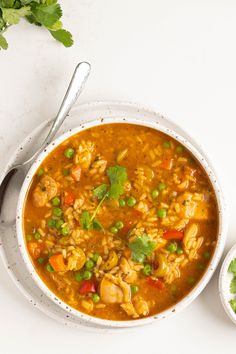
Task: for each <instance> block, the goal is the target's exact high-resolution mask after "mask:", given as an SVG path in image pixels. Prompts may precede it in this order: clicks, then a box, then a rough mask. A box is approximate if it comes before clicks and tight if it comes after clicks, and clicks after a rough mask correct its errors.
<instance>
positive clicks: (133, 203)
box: [127, 197, 136, 208]
mask: <svg viewBox="0 0 236 354" xmlns="http://www.w3.org/2000/svg"><path fill="white" fill-rule="evenodd" d="M135 204H136V199H135V198H134V197H129V198H128V199H127V205H128V206H129V207H131V208H132V207H133V206H134V205H135Z"/></svg>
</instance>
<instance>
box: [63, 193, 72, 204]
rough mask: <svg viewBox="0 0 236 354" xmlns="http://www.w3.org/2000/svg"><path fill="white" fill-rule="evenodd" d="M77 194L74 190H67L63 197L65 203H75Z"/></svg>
mask: <svg viewBox="0 0 236 354" xmlns="http://www.w3.org/2000/svg"><path fill="white" fill-rule="evenodd" d="M74 201H75V196H74V194H73V193H72V192H67V193H66V194H65V196H64V199H63V204H64V205H66V206H69V205H72V204H74Z"/></svg>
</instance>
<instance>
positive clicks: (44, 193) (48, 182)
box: [33, 176, 58, 208]
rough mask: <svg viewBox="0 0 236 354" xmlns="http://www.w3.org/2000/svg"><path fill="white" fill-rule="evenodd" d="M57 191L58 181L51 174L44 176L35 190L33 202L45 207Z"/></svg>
mask: <svg viewBox="0 0 236 354" xmlns="http://www.w3.org/2000/svg"><path fill="white" fill-rule="evenodd" d="M57 193H58V185H57V182H56V181H55V180H54V179H53V178H52V177H50V176H44V177H43V178H42V179H41V181H40V182H39V183H38V184H37V186H36V188H35V190H34V192H33V203H34V205H35V206H36V207H38V208H40V207H44V206H45V205H46V204H47V203H48V202H49V201H50V200H51V199H52V198H54V197H55V196H56V195H57Z"/></svg>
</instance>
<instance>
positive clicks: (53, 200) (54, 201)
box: [52, 197, 61, 206]
mask: <svg viewBox="0 0 236 354" xmlns="http://www.w3.org/2000/svg"><path fill="white" fill-rule="evenodd" d="M60 203H61V200H60V198H59V197H55V198H53V199H52V205H54V206H58V205H60Z"/></svg>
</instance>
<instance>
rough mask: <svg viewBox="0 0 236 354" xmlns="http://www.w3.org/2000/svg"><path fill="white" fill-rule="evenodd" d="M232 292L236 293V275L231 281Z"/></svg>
mask: <svg viewBox="0 0 236 354" xmlns="http://www.w3.org/2000/svg"><path fill="white" fill-rule="evenodd" d="M230 292H231V294H236V277H234V278H233V279H232V280H231V283H230Z"/></svg>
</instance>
